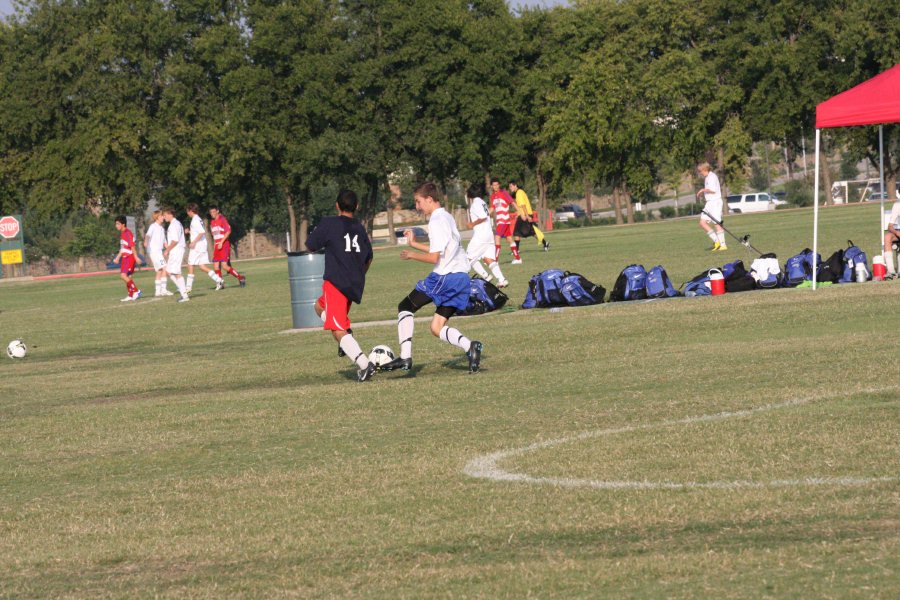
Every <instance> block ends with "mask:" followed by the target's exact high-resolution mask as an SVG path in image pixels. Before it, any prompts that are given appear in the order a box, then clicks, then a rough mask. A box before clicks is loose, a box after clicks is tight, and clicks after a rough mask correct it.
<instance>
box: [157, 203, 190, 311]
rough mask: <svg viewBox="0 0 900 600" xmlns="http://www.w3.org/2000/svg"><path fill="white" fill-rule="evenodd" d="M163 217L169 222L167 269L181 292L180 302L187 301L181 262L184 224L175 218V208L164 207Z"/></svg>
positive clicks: (182, 259) (183, 246)
mask: <svg viewBox="0 0 900 600" xmlns="http://www.w3.org/2000/svg"><path fill="white" fill-rule="evenodd" d="M162 213H163V218H164V219H165V220H166V222H168V223H169V226H168V228H166V249H165V250H163V256H165V257H166V271H168V272H169V277H171V278H172V283H174V284H175V287H176V288H178V293H179V294H181V298H179V299H178V301H179V302H187V301H188V300H190V298H189V297H188V295H187V289H185V287H184V277H182V276H181V263H182V262H183V261H184V248H185V243H184V226H183V225H182V224H181V221H179V220H178V219H176V218H175V209H174V208H164V209H163V211H162Z"/></svg>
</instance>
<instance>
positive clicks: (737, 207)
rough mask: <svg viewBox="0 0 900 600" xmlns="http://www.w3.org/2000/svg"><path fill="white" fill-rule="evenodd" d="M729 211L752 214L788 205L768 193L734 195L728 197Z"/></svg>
mask: <svg viewBox="0 0 900 600" xmlns="http://www.w3.org/2000/svg"><path fill="white" fill-rule="evenodd" d="M727 200H728V210H729V211H731V212H732V213H737V214H740V213H751V212H763V211H767V210H775V207H776V206H778V205H780V204H786V202H785V201H784V200H779V199H778V198H775V197H774V196H772V195H770V194H769V193H767V192H753V193H750V194H733V195H731V196H728V198H727Z"/></svg>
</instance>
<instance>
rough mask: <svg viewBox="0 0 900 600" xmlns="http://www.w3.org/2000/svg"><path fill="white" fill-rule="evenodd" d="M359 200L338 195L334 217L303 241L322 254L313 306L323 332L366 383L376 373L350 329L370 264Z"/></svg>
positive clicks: (344, 193)
mask: <svg viewBox="0 0 900 600" xmlns="http://www.w3.org/2000/svg"><path fill="white" fill-rule="evenodd" d="M358 205H359V200H358V199H357V197H356V194H355V193H354V192H353V191H351V190H341V191H340V192H338V196H337V203H336V205H335V207H336V208H337V212H338V214H337V216H334V217H325V218H324V219H322V220H321V221H320V222H319V225H318V226H317V227H316V228H315V229H314V230H313V232H312V233H311V234H310V235H309V238H307V240H306V247H307V248H308V249H309V250H310V252H318V251H319V250H324V251H325V274H324V276H323V279H324V280H325V281H324V282H323V283H322V296H321V297H320V298H319V300H318V301H317V302H316V306H315V308H316V314H318V315H319V316H320V317H322V321H323V323H324V324H325V329H326V330H328V331H331V334H332V335H333V336H334V339H335V340H336V341H337V343H338V346H339V348H340V349H341V351H342V352H343V353H344V354H346V355H347V356H348V357H350V360H352V361H353V362H354V363H356V366H357V367H359V371H358V373H357V376H358V379H359V381H368V380H369V379H371V378H372V375H373V374H374V373H375V365H373V364H372V363H370V362H369V358H368V356H366V353H365V352H363V351H362V350H361V349H360V347H359V343H358V342H357V341H356V339H355V338H354V337H353V331H352V330H351V329H350V318H349V316H348V314H349V312H350V303H351V302H356V303H357V304H359V303H360V302H361V301H362V295H363V289H364V288H365V285H366V271H368V270H369V265H370V264H372V244H371V243H370V242H369V236H368V235H367V234H366V230H365V228H364V227H363V226H362V224H361V223H360V222H359V221H358V220H356V218H355V217H354V216H353V215H354V213H356V207H357V206H358Z"/></svg>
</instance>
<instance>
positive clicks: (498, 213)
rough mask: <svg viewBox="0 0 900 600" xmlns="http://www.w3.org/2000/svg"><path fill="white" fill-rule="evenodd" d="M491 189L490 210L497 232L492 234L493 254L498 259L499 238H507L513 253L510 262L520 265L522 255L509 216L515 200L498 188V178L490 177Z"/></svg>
mask: <svg viewBox="0 0 900 600" xmlns="http://www.w3.org/2000/svg"><path fill="white" fill-rule="evenodd" d="M491 190H492V191H491V212H492V213H493V214H494V217H495V219H496V223H494V225H495V227H496V228H497V229H496V232H497V233H496V234H495V235H494V255H495V257H496V259H497V260H500V240H501V239H503V238H508V239H509V249H510V250H512V254H513V261H512V264H514V265H521V264H522V257H521V256H519V248H518V246H516V242H515V240H514V239H513V225H512V217H511V216H510V210H515V209H514V208H512V207H513V206H514V205H515V200H513V199H512V196H510V195H509V194H508V193H507V191H506V190H504V189H501V188H500V180H499V179H491Z"/></svg>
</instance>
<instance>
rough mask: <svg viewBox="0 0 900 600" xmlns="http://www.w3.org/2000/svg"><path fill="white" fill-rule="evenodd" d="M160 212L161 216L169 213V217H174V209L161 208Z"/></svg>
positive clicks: (169, 207) (168, 207)
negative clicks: (161, 212)
mask: <svg viewBox="0 0 900 600" xmlns="http://www.w3.org/2000/svg"><path fill="white" fill-rule="evenodd" d="M162 211H163V214H166V213H169V214H170V215H174V214H175V209H174V208H172V207H171V206H165V207H163V209H162Z"/></svg>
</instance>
